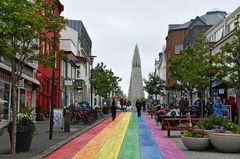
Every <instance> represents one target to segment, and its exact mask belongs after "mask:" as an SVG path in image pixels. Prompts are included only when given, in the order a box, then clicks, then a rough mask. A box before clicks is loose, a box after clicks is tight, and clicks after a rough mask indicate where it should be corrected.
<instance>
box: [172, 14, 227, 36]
mask: <svg viewBox="0 0 240 159" xmlns="http://www.w3.org/2000/svg"><path fill="white" fill-rule="evenodd" d="M226 14H227V13H226V12H225V11H209V12H207V13H206V14H204V15H202V16H200V17H199V16H197V17H196V18H195V19H191V20H190V21H188V22H186V23H183V24H169V27H168V31H169V32H170V31H172V30H179V29H190V28H192V27H193V26H194V25H215V24H217V23H218V22H219V21H220V20H222V19H223V18H224V17H225V16H226Z"/></svg>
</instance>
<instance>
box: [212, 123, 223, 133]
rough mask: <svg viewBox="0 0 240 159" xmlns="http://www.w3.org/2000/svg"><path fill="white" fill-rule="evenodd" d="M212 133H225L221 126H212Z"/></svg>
mask: <svg viewBox="0 0 240 159" xmlns="http://www.w3.org/2000/svg"><path fill="white" fill-rule="evenodd" d="M213 131H214V132H215V133H224V132H225V128H224V127H223V126H219V125H214V127H213Z"/></svg>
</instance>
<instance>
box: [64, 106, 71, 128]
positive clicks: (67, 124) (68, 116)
mask: <svg viewBox="0 0 240 159" xmlns="http://www.w3.org/2000/svg"><path fill="white" fill-rule="evenodd" d="M70 122H71V112H70V111H69V110H65V113H64V129H63V130H64V132H70Z"/></svg>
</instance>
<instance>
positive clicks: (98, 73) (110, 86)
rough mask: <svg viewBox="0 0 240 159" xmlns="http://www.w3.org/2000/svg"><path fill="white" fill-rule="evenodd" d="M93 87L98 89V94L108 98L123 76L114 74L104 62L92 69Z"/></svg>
mask: <svg viewBox="0 0 240 159" xmlns="http://www.w3.org/2000/svg"><path fill="white" fill-rule="evenodd" d="M91 74H92V80H91V81H92V83H91V84H92V87H93V88H94V89H96V91H97V94H98V95H100V96H102V97H104V98H107V96H108V94H109V93H110V92H111V91H113V90H114V89H115V88H117V87H118V82H120V81H121V78H119V77H117V76H115V75H114V73H113V72H112V70H107V69H106V65H104V64H103V63H102V62H101V63H98V64H97V66H96V67H95V68H94V69H93V70H92V72H91Z"/></svg>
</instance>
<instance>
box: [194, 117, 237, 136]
mask: <svg viewBox="0 0 240 159" xmlns="http://www.w3.org/2000/svg"><path fill="white" fill-rule="evenodd" d="M196 125H197V126H198V128H200V129H204V130H205V131H206V132H208V133H213V132H216V131H218V130H217V129H223V132H229V131H231V132H233V133H236V131H237V127H238V126H237V125H236V124H235V123H233V122H231V121H230V120H229V119H226V118H223V117H219V116H216V115H210V116H209V117H208V118H206V119H204V120H200V121H198V122H197V124H196ZM219 131H220V130H219Z"/></svg>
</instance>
